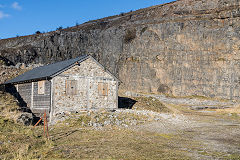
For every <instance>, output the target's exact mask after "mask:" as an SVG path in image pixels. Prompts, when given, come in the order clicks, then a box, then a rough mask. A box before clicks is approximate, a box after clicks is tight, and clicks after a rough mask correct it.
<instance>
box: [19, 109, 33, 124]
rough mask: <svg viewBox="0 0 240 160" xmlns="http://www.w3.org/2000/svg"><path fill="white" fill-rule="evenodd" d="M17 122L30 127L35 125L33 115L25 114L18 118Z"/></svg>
mask: <svg viewBox="0 0 240 160" xmlns="http://www.w3.org/2000/svg"><path fill="white" fill-rule="evenodd" d="M17 122H18V123H21V124H24V125H25V126H29V125H31V124H32V123H33V114H32V113H27V112H24V113H22V114H21V115H20V116H19V117H18V119H17Z"/></svg>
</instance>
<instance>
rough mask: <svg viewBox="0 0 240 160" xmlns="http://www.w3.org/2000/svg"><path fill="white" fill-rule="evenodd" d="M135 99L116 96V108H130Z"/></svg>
mask: <svg viewBox="0 0 240 160" xmlns="http://www.w3.org/2000/svg"><path fill="white" fill-rule="evenodd" d="M136 102H137V101H136V100H134V99H131V98H128V97H118V108H125V109H132V107H133V105H134V104H135V103H136Z"/></svg>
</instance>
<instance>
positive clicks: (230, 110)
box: [216, 105, 240, 114]
mask: <svg viewBox="0 0 240 160" xmlns="http://www.w3.org/2000/svg"><path fill="white" fill-rule="evenodd" d="M216 111H217V112H222V113H237V114H240V105H237V106H234V107H232V108H226V109H218V110H216Z"/></svg>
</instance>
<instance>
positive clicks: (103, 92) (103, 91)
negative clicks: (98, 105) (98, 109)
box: [98, 82, 108, 96]
mask: <svg viewBox="0 0 240 160" xmlns="http://www.w3.org/2000/svg"><path fill="white" fill-rule="evenodd" d="M98 94H99V95H100V96H107V95H108V84H107V83H103V82H99V83H98Z"/></svg>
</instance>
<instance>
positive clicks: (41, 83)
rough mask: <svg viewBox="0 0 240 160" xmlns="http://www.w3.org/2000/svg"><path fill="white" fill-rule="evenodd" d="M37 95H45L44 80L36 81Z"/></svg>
mask: <svg viewBox="0 0 240 160" xmlns="http://www.w3.org/2000/svg"><path fill="white" fill-rule="evenodd" d="M38 94H45V80H43V81H38Z"/></svg>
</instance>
